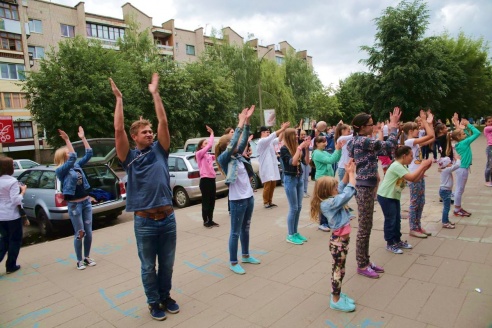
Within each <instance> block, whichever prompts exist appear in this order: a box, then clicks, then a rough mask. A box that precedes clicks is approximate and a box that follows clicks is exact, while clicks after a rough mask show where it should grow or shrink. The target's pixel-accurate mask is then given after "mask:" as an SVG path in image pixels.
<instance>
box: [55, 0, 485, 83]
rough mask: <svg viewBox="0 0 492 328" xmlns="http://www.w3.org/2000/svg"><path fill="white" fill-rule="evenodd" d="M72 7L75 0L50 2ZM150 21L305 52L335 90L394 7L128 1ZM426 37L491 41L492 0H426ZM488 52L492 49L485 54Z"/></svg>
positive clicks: (112, 6)
mask: <svg viewBox="0 0 492 328" xmlns="http://www.w3.org/2000/svg"><path fill="white" fill-rule="evenodd" d="M52 2H55V3H59V4H63V5H67V6H75V5H76V4H77V3H78V2H79V0H52ZM84 2H85V11H86V12H88V13H93V14H98V15H104V16H110V17H115V18H123V13H122V10H121V6H122V5H123V4H125V3H126V2H127V1H126V0H105V1H101V0H85V1H84ZM128 2H130V3H131V4H132V5H133V6H134V7H136V8H138V9H139V10H141V11H142V12H144V13H145V14H147V15H148V16H151V17H152V19H153V25H156V26H160V25H161V24H162V23H163V22H165V21H167V20H169V19H174V24H175V27H177V28H181V29H187V30H195V29H197V28H199V27H203V28H204V31H205V34H206V35H210V34H211V31H212V29H215V30H220V29H221V28H223V27H228V26H229V27H231V28H232V29H233V30H234V31H236V32H237V33H238V34H239V35H241V36H242V37H243V38H244V40H245V41H246V40H247V39H248V36H249V35H254V37H253V38H258V40H259V42H260V44H261V45H263V46H266V45H270V44H278V43H279V42H281V41H287V42H289V44H290V45H291V46H293V47H294V48H295V49H296V50H297V51H300V50H307V52H308V55H309V56H312V58H313V67H314V70H315V71H316V73H317V74H318V76H319V78H320V80H321V81H322V82H323V84H324V85H325V86H329V85H330V84H332V85H333V86H337V85H338V82H339V80H343V79H345V78H346V77H348V76H349V75H350V74H351V73H354V72H359V71H365V70H366V68H365V66H364V65H362V64H360V63H359V61H360V60H361V59H365V58H367V54H366V53H365V52H362V51H360V47H361V46H363V45H368V46H371V45H373V44H374V35H375V33H376V26H375V22H374V18H377V17H379V16H381V15H382V13H383V11H384V9H385V8H387V7H389V6H393V7H396V6H397V5H398V3H399V1H391V0H343V1H335V0H305V1H299V0H283V1H278V0H276V1H273V0H262V1H258V0H246V1H244V0H243V1H237V0H208V1H204V0H186V1H185V0H181V1H178V0H130V1H128ZM427 4H428V9H429V11H430V12H429V15H430V18H429V26H428V29H427V33H426V35H427V36H431V35H440V34H442V33H444V32H447V33H448V34H449V35H451V36H452V37H455V36H457V35H458V33H460V31H462V32H463V33H464V34H465V35H466V36H467V37H470V38H473V39H478V38H483V39H484V40H485V41H487V42H492V23H491V22H492V0H469V1H466V0H429V1H428V2H427ZM489 53H490V54H492V51H490V50H489Z"/></svg>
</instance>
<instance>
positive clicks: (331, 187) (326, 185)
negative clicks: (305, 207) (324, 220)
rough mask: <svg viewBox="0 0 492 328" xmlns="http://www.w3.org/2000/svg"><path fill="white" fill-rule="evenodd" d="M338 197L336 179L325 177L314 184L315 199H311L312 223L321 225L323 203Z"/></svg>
mask: <svg viewBox="0 0 492 328" xmlns="http://www.w3.org/2000/svg"><path fill="white" fill-rule="evenodd" d="M335 195H338V181H337V179H335V178H334V177H328V176H324V177H321V178H319V179H318V180H316V182H315V184H314V192H313V198H312V199H311V221H314V222H317V223H319V213H320V212H321V209H320V206H321V202H322V201H323V200H325V199H328V198H330V197H332V196H335Z"/></svg>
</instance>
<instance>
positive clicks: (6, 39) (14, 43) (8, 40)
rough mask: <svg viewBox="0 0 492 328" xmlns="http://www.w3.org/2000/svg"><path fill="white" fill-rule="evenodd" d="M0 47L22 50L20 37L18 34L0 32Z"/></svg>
mask: <svg viewBox="0 0 492 328" xmlns="http://www.w3.org/2000/svg"><path fill="white" fill-rule="evenodd" d="M0 47H1V49H5V50H14V51H22V39H21V36H20V34H13V33H5V32H2V33H0Z"/></svg>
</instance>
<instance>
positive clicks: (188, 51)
mask: <svg viewBox="0 0 492 328" xmlns="http://www.w3.org/2000/svg"><path fill="white" fill-rule="evenodd" d="M186 54H187V55H190V56H194V55H195V46H190V45H189V44H187V45H186Z"/></svg>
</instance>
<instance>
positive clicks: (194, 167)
mask: <svg viewBox="0 0 492 328" xmlns="http://www.w3.org/2000/svg"><path fill="white" fill-rule="evenodd" d="M188 162H190V164H191V167H192V168H193V170H198V163H197V162H196V159H195V155H193V156H190V157H188Z"/></svg>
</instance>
